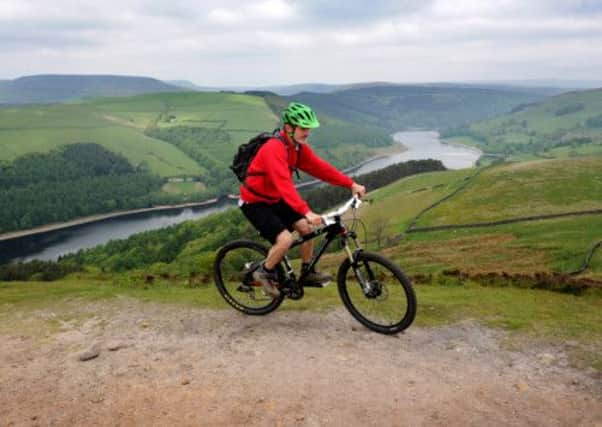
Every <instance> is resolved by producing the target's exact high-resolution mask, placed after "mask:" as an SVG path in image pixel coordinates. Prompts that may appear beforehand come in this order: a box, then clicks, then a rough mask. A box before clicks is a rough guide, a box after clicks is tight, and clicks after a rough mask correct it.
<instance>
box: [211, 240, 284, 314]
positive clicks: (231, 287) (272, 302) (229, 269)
mask: <svg viewBox="0 0 602 427" xmlns="http://www.w3.org/2000/svg"><path fill="white" fill-rule="evenodd" d="M267 254H268V248H266V247H265V246H264V245H261V244H259V243H257V242H254V241H252V240H235V241H232V242H230V243H227V244H226V245H224V246H222V247H221V248H220V249H219V251H218V252H217V255H216V257H215V261H214V263H213V275H214V280H215V285H216V287H217V289H218V291H219V293H220V294H221V295H222V297H223V298H224V299H225V300H226V302H227V303H228V304H230V305H231V306H232V307H234V308H235V309H236V310H238V311H241V312H243V313H245V314H250V315H255V316H261V315H265V314H268V313H271V312H272V311H274V310H276V309H277V308H278V307H279V306H280V304H282V300H283V299H284V295H283V294H282V293H281V294H280V296H279V297H277V298H272V297H267V296H265V295H264V294H263V291H262V290H261V288H257V287H250V290H249V287H248V286H247V287H245V286H244V285H243V278H244V276H245V274H248V272H245V265H247V264H249V263H251V264H253V263H260V262H262V261H263V260H264V259H265V257H266V256H267ZM276 271H277V273H278V277H280V278H282V277H284V269H283V268H282V266H281V265H280V264H279V265H278V266H277V268H276ZM241 288H243V289H246V290H245V291H241V290H239V289H241Z"/></svg>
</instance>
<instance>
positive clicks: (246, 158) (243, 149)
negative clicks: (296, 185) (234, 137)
mask: <svg viewBox="0 0 602 427" xmlns="http://www.w3.org/2000/svg"><path fill="white" fill-rule="evenodd" d="M271 138H277V139H278V140H280V141H282V143H283V144H284V145H285V146H286V148H287V151H288V145H287V144H286V141H284V140H283V139H282V137H281V136H280V129H276V130H274V132H272V133H269V132H262V133H260V134H259V135H257V136H255V137H253V138H251V140H249V142H247V143H245V144H242V145H240V146H239V147H238V152H237V153H236V154H235V155H234V159H233V160H232V165H230V169H232V172H234V174H235V175H236V178H238V180H239V181H240V182H242V183H243V184H244V183H245V180H246V179H247V176H248V174H247V169H249V166H250V165H251V162H252V161H253V158H255V155H256V154H257V152H258V151H259V149H260V148H261V147H262V146H263V144H265V143H266V142H268V140H269V139H271ZM293 170H294V171H295V173H296V174H297V177H299V172H298V171H297V168H294V169H293Z"/></svg>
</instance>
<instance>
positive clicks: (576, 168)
mask: <svg viewBox="0 0 602 427" xmlns="http://www.w3.org/2000/svg"><path fill="white" fill-rule="evenodd" d="M600 170H602V158H600V157H597V158H581V159H558V160H545V161H536V162H524V163H518V164H505V165H499V166H495V167H490V168H484V169H480V170H479V172H478V173H476V174H475V172H474V170H473V171H469V170H464V171H462V170H460V171H449V172H436V173H429V174H424V175H417V176H413V177H409V178H406V179H403V180H401V181H398V182H396V183H395V184H391V185H390V186H387V187H385V188H382V189H379V190H377V191H375V192H373V193H371V197H372V198H373V199H374V202H373V203H372V204H370V205H369V206H368V207H366V209H365V211H364V215H363V217H364V219H365V220H366V221H367V223H368V225H369V229H372V230H376V229H378V227H379V224H380V227H381V228H384V229H385V230H386V231H385V232H384V233H383V234H384V235H385V236H389V237H390V236H398V238H399V237H400V236H404V238H403V239H401V240H399V242H398V243H396V244H392V243H389V244H388V245H387V244H385V245H384V246H389V248H388V249H386V250H387V251H388V252H389V253H390V254H391V255H392V256H394V257H396V258H397V260H398V261H399V262H400V264H401V265H404V266H406V269H408V270H409V271H410V272H413V273H415V274H418V273H420V274H432V273H437V272H438V273H441V272H442V271H446V270H455V269H457V270H460V271H464V272H469V273H471V274H476V273H481V274H485V273H494V274H502V273H504V272H506V273H513V274H518V273H520V274H531V275H532V274H534V273H546V274H553V273H554V274H555V273H568V272H573V271H576V270H578V269H579V268H580V267H581V266H582V264H583V262H584V259H585V257H586V255H587V254H588V251H589V250H590V249H591V248H592V247H593V246H594V245H595V244H596V242H598V241H600V240H601V238H602V182H601V181H600V176H599V171H600ZM449 195H452V196H451V197H449V198H446V197H448V196H449ZM440 200H442V202H441V203H438V204H436V205H435V206H434V207H432V208H431V209H428V208H429V207H430V206H433V204H435V203H436V202H438V201H440ZM400 206H401V208H397V209H396V208H395V207H400ZM425 210H426V211H425ZM596 211H597V213H595V212H596ZM393 212H395V214H393ZM581 212H583V213H586V212H591V213H590V214H582V215H579V214H578V213H581ZM565 213H574V215H568V216H562V215H561V214H565ZM533 217H542V219H540V220H535V219H533ZM521 218H523V219H525V220H523V221H521V220H520V219H521ZM528 218H531V220H527V219H528ZM509 219H512V220H518V221H516V222H512V223H508V224H503V223H500V224H499V225H495V223H496V222H503V221H504V220H509ZM383 224H384V227H383ZM468 225H471V226H470V227H467V226H468ZM431 227H438V228H440V230H437V229H435V230H432V231H428V230H429V228H431ZM422 230H424V231H422ZM373 238H374V237H373ZM391 241H392V242H393V241H395V239H392V240H391ZM587 275H589V276H590V277H594V278H598V279H599V280H600V279H602V254H600V253H599V251H598V252H596V253H595V256H594V257H593V258H592V260H591V265H590V267H589V268H588V270H587V272H586V276H587ZM532 281H533V280H532ZM525 282H528V280H525ZM549 284H550V286H552V281H550V283H549Z"/></svg>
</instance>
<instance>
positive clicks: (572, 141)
mask: <svg viewBox="0 0 602 427" xmlns="http://www.w3.org/2000/svg"><path fill="white" fill-rule="evenodd" d="M444 136H446V137H448V138H450V139H451V140H452V141H453V140H455V141H460V142H463V143H471V144H475V145H478V146H479V148H481V149H482V150H483V151H485V152H487V153H492V154H497V155H502V156H504V157H506V158H507V159H509V160H528V159H534V158H538V157H539V158H555V157H560V158H562V157H575V156H582V155H591V154H600V153H602V89H595V90H586V91H576V92H570V93H565V94H561V95H558V96H554V97H551V98H547V99H545V100H543V101H540V102H537V103H532V104H525V105H521V106H519V107H517V108H515V109H514V110H513V111H512V112H511V113H509V114H505V115H501V116H499V117H496V118H493V119H490V120H486V121H482V122H478V123H473V124H471V125H470V126H464V127H460V128H457V129H453V130H451V131H449V132H446V133H444Z"/></svg>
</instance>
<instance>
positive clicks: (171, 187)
mask: <svg viewBox="0 0 602 427" xmlns="http://www.w3.org/2000/svg"><path fill="white" fill-rule="evenodd" d="M206 188H207V187H206V186H205V185H204V184H203V183H201V182H168V183H167V184H164V185H163V187H161V191H163V192H164V193H167V194H178V195H192V194H195V193H199V192H201V191H203V190H205V189H206Z"/></svg>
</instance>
